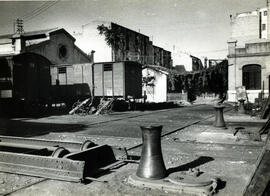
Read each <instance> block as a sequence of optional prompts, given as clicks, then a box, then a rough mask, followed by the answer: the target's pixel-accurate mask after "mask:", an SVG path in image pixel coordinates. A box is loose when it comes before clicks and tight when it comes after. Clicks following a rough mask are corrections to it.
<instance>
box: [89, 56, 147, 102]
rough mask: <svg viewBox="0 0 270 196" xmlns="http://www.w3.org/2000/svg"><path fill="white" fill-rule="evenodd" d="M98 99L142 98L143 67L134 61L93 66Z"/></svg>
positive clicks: (94, 84) (95, 92) (95, 93)
mask: <svg viewBox="0 0 270 196" xmlns="http://www.w3.org/2000/svg"><path fill="white" fill-rule="evenodd" d="M93 76H94V77H93V92H94V96H96V97H122V98H124V99H127V97H128V96H131V97H133V98H141V97H142V65H141V64H140V63H137V62H133V61H121V62H103V63H94V64H93Z"/></svg>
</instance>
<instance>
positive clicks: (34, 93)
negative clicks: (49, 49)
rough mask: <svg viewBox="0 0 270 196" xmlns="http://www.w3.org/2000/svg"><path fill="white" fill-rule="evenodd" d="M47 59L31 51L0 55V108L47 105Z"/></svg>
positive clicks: (20, 110) (48, 87) (14, 109)
mask: <svg viewBox="0 0 270 196" xmlns="http://www.w3.org/2000/svg"><path fill="white" fill-rule="evenodd" d="M50 64H51V63H50V61H49V60H48V59H46V58H45V57H43V56H41V55H38V54H34V53H22V54H18V55H14V54H11V55H3V56H1V57H0V111H1V112H2V113H4V112H11V111H12V112H22V111H24V112H29V111H31V112H32V111H33V110H36V111H40V109H44V108H46V107H48V106H49V105H50V101H51V96H50V91H51V76H50Z"/></svg>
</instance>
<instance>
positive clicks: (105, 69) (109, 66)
mask: <svg viewBox="0 0 270 196" xmlns="http://www.w3.org/2000/svg"><path fill="white" fill-rule="evenodd" d="M103 70H104V71H112V64H104V65H103Z"/></svg>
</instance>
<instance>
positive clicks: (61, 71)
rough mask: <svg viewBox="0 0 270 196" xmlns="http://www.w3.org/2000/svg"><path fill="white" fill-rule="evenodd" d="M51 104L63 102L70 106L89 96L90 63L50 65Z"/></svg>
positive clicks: (90, 83)
mask: <svg viewBox="0 0 270 196" xmlns="http://www.w3.org/2000/svg"><path fill="white" fill-rule="evenodd" d="M51 77H52V100H53V102H52V103H53V104H59V103H64V104H66V105H67V107H68V108H70V107H71V106H72V105H73V104H74V102H76V101H78V100H80V101H82V100H84V99H86V98H91V94H92V93H91V89H92V64H91V63H82V64H73V65H52V66H51Z"/></svg>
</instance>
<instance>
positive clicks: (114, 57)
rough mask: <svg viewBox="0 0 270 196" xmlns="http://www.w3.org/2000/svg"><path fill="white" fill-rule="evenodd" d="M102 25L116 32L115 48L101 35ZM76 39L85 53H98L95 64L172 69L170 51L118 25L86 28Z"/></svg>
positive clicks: (110, 24) (107, 24) (140, 34)
mask: <svg viewBox="0 0 270 196" xmlns="http://www.w3.org/2000/svg"><path fill="white" fill-rule="evenodd" d="M102 24H103V25H104V26H105V27H108V28H109V29H110V30H111V31H113V32H114V36H115V37H116V38H115V40H116V41H115V44H114V45H115V46H109V45H108V43H107V42H106V40H105V36H104V35H103V34H100V33H99V31H98V29H97V27H98V26H100V25H102ZM75 37H76V40H77V41H78V43H79V44H80V46H81V48H82V49H83V50H84V51H89V52H90V51H91V50H94V51H96V53H95V62H112V61H113V62H115V61H136V62H138V63H141V64H142V65H159V66H162V67H167V68H170V67H172V56H171V52H170V51H167V50H164V49H163V48H161V47H158V46H155V45H153V42H152V41H151V40H150V38H149V37H148V36H147V35H144V34H142V33H140V32H137V31H133V30H131V29H129V28H126V27H124V26H121V25H119V24H116V23H112V22H109V23H105V22H104V23H95V24H91V25H88V26H85V27H84V28H83V33H81V34H77V35H75ZM87 40H91V46H90V45H87V44H86V43H87V42H88V41H87ZM92 40H93V41H92Z"/></svg>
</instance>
